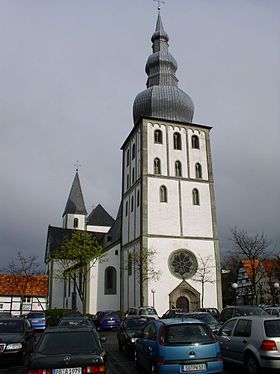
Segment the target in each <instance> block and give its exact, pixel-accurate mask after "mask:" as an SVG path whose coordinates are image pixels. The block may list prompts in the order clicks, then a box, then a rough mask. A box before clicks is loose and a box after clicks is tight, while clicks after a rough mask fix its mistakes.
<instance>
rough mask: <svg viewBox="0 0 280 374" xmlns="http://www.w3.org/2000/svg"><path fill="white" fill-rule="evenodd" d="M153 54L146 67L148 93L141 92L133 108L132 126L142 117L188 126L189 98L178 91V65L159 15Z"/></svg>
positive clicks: (190, 104) (192, 107)
mask: <svg viewBox="0 0 280 374" xmlns="http://www.w3.org/2000/svg"><path fill="white" fill-rule="evenodd" d="M151 40H152V43H153V45H152V49H153V53H152V54H151V55H150V56H149V58H148V61H147V63H146V69H145V71H146V74H147V75H148V79H147V89H146V90H144V91H142V92H140V93H139V94H138V95H137V96H136V98H135V100H134V105H133V118H134V124H137V122H138V121H139V119H140V118H141V117H153V118H158V119H167V120H171V121H178V122H187V123H191V122H192V119H193V113H194V105H193V102H192V100H191V98H190V97H189V96H188V95H187V94H186V93H185V92H184V91H182V90H180V89H179V88H178V79H177V78H176V75H175V73H176V70H177V62H176V60H175V58H174V57H173V56H172V54H171V53H170V52H169V50H168V47H169V45H168V40H169V37H168V35H167V33H166V32H165V30H164V28H163V25H162V20H161V16H160V13H159V14H158V18H157V23H156V30H155V32H154V33H153V35H152V38H151Z"/></svg>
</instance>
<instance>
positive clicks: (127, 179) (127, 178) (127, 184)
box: [126, 174, 129, 189]
mask: <svg viewBox="0 0 280 374" xmlns="http://www.w3.org/2000/svg"><path fill="white" fill-rule="evenodd" d="M126 188H127V189H129V174H127V176H126Z"/></svg>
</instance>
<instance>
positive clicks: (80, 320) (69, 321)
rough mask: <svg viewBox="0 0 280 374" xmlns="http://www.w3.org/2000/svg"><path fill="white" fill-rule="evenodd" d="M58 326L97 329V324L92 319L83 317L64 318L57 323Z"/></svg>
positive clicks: (68, 316) (67, 316) (69, 316)
mask: <svg viewBox="0 0 280 374" xmlns="http://www.w3.org/2000/svg"><path fill="white" fill-rule="evenodd" d="M57 326H61V327H66V326H74V327H78V326H89V327H93V328H95V324H94V322H93V320H92V319H91V318H88V317H83V316H80V315H79V316H72V315H66V316H62V317H61V318H60V320H59V321H58V323H57Z"/></svg>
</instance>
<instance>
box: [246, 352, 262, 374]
mask: <svg viewBox="0 0 280 374" xmlns="http://www.w3.org/2000/svg"><path fill="white" fill-rule="evenodd" d="M246 368H247V372H248V374H260V372H261V368H260V365H259V363H258V360H257V359H256V357H255V356H254V355H253V354H251V353H250V354H249V355H248V356H247V358H246Z"/></svg>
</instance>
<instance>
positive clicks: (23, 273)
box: [2, 252, 44, 315]
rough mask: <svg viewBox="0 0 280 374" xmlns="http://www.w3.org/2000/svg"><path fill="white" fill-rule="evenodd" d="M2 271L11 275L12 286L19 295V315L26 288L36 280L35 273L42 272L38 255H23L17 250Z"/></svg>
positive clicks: (40, 273)
mask: <svg viewBox="0 0 280 374" xmlns="http://www.w3.org/2000/svg"><path fill="white" fill-rule="evenodd" d="M2 271H3V272H5V273H7V274H11V275H12V278H13V283H14V287H15V288H16V290H17V293H18V295H19V296H20V315H22V308H23V300H24V298H25V297H26V296H27V295H26V294H27V289H30V288H32V285H33V284H34V283H35V282H36V277H35V275H42V274H44V271H43V270H42V267H41V264H40V263H39V261H38V256H29V257H24V256H23V255H22V254H21V252H18V254H17V256H16V257H15V258H13V259H12V261H11V262H10V263H9V264H8V265H7V266H6V267H4V268H3V269H2Z"/></svg>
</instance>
